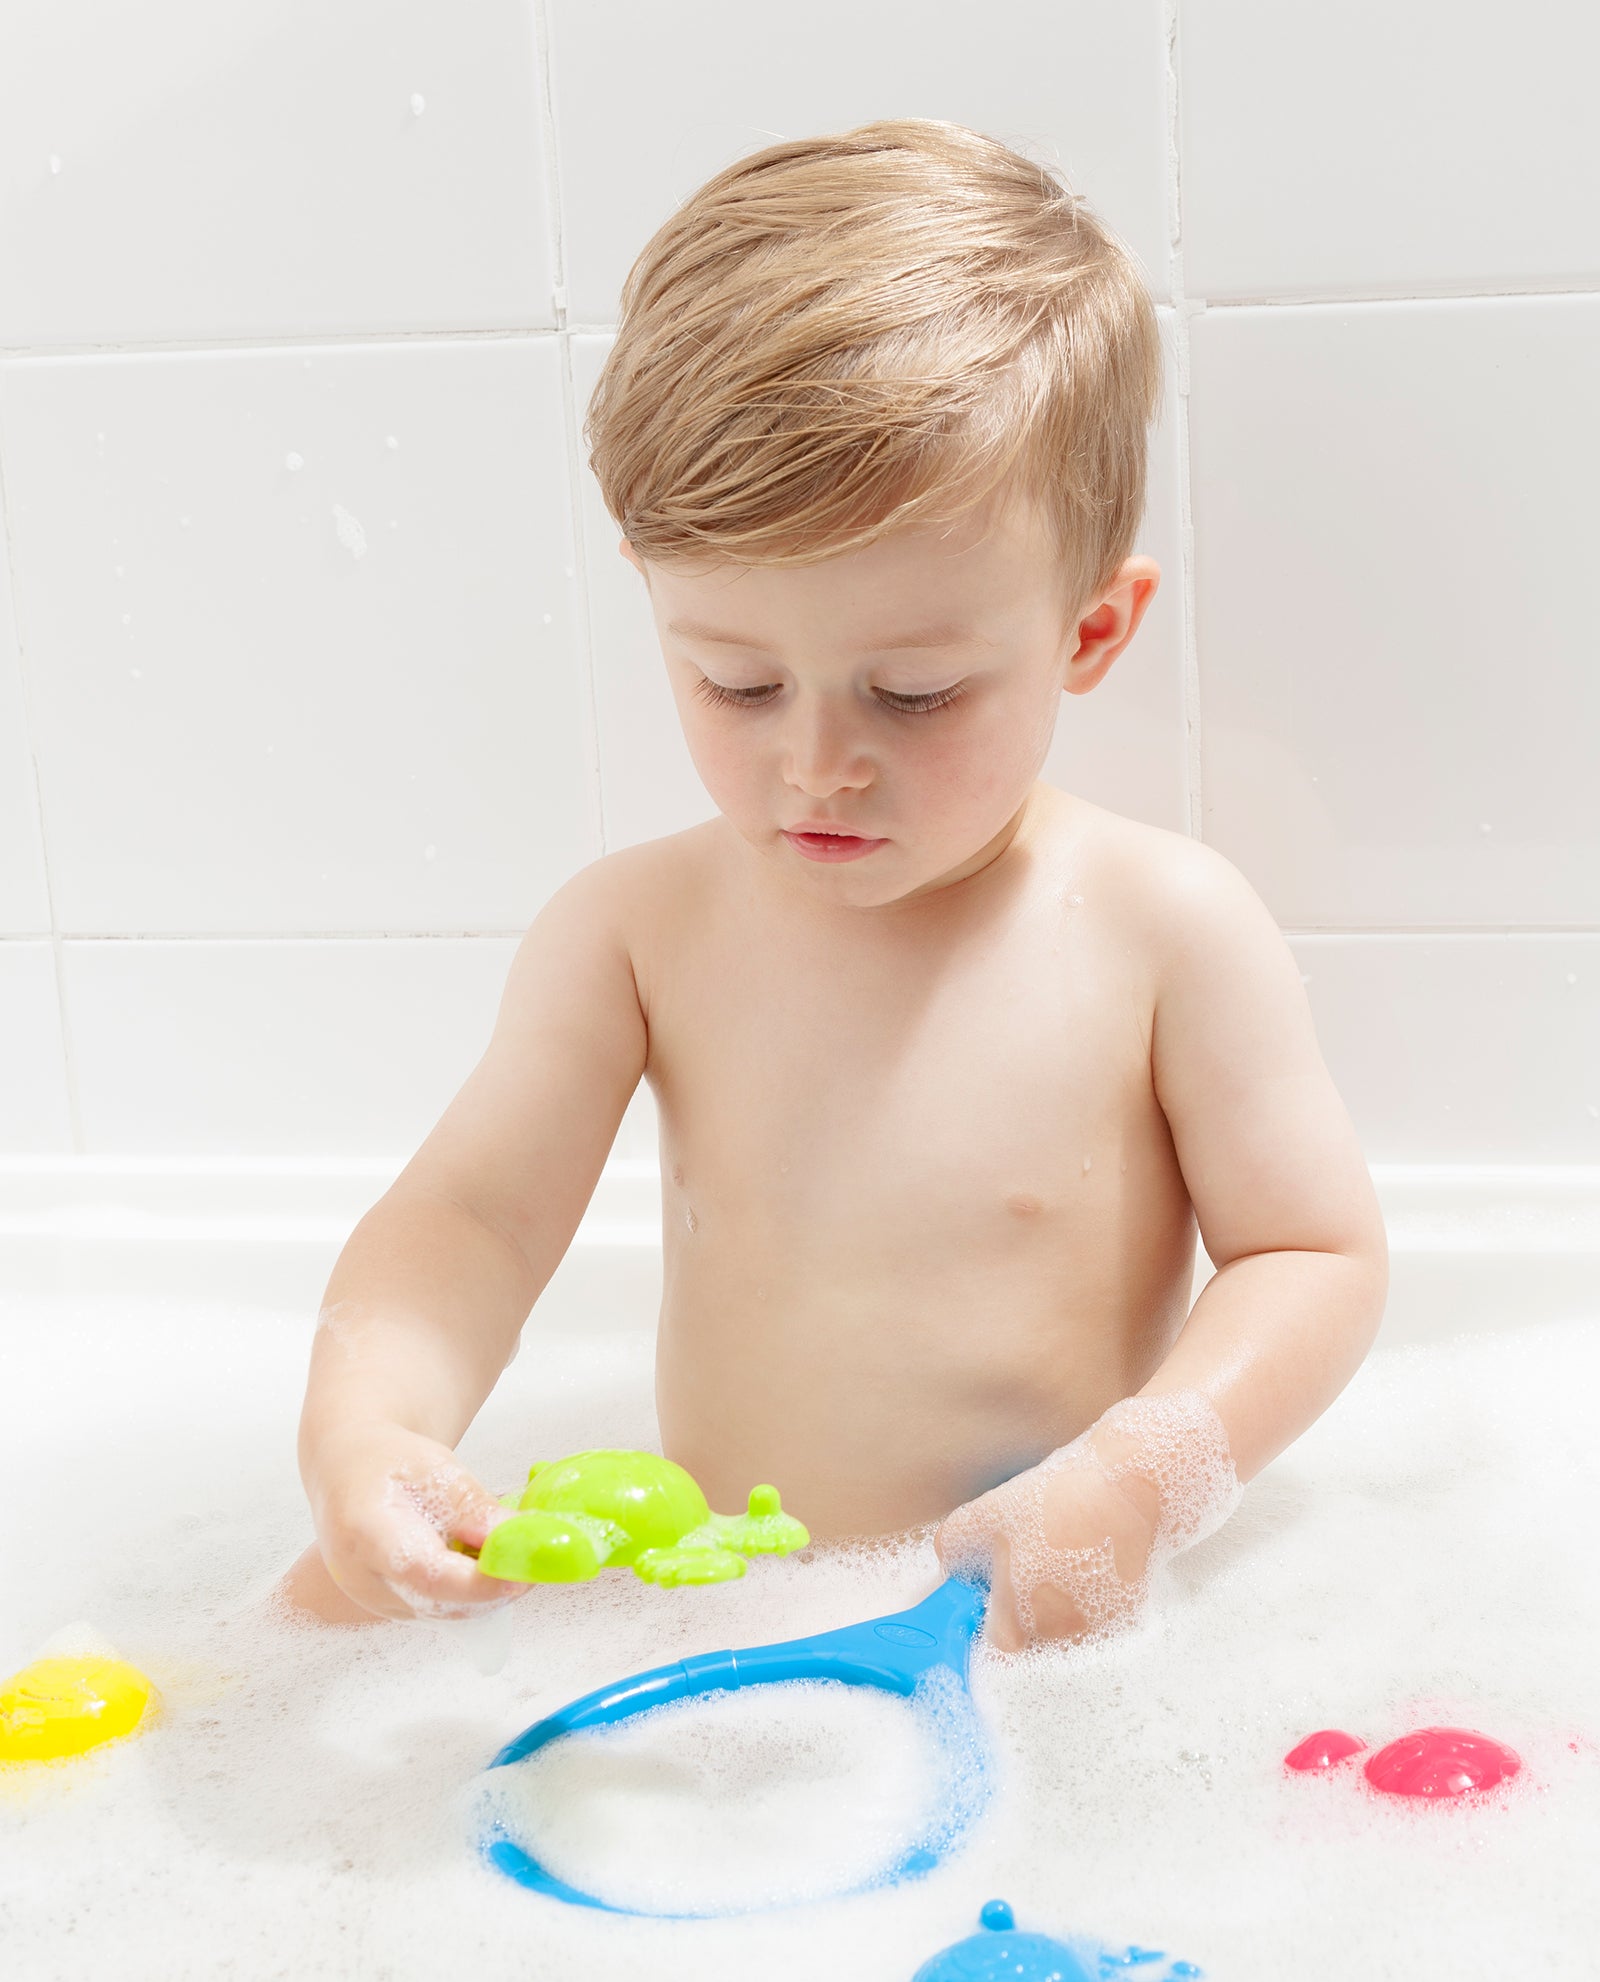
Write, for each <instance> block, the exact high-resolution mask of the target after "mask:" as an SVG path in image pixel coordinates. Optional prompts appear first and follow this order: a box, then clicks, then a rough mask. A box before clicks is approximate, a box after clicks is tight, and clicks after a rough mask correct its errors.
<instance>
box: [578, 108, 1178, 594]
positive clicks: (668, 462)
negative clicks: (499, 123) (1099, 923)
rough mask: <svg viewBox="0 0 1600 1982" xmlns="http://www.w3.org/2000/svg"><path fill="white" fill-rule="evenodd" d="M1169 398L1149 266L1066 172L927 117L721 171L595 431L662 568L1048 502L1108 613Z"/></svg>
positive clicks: (629, 515) (629, 317) (640, 294)
mask: <svg viewBox="0 0 1600 1982" xmlns="http://www.w3.org/2000/svg"><path fill="white" fill-rule="evenodd" d="M1160 396H1161V350H1160V337H1159V332H1158V329H1157V325H1156V316H1155V308H1154V305H1153V304H1152V302H1151V300H1150V296H1149V292H1148V291H1147V289H1146V287H1145V285H1144V282H1143V279H1142V277H1141V274H1140V271H1139V265H1138V263H1137V262H1136V260H1135V258H1134V256H1133V255H1132V253H1131V251H1130V250H1129V249H1128V248H1127V247H1125V246H1124V244H1123V243H1122V242H1121V241H1120V240H1119V239H1118V237H1117V236H1116V235H1115V234H1113V233H1112V232H1111V230H1110V229H1109V228H1108V227H1106V226H1105V224H1104V223H1103V222H1102V221H1101V220H1100V219H1099V218H1098V217H1097V216H1096V215H1095V214H1094V213H1092V212H1091V211H1090V209H1089V207H1088V206H1087V205H1086V203H1085V202H1084V200H1083V199H1082V198H1081V197H1080V196H1079V195H1077V194H1075V193H1074V192H1072V191H1071V189H1070V188H1069V187H1068V186H1067V185H1066V184H1065V183H1064V181H1063V180H1062V179H1061V178H1060V177H1059V176H1058V175H1057V174H1056V173H1054V172H1053V171H1052V170H1051V169H1050V168H1048V167H1047V166H1045V165H1042V164H1038V163H1036V162H1035V161H1034V160H1032V159H1029V158H1024V157H1023V156H1021V154H1019V153H1018V152H1015V151H1012V150H1010V149H1009V148H1008V147H1006V146H1005V145H1003V144H1001V143H1000V142H999V141H998V140H996V139H994V138H989V137H985V136H983V135H982V134H981V133H979V132H977V131H972V130H968V129H967V128H966V127H965V126H964V125H960V124H950V123H943V122H936V121H933V120H930V119H924V118H902V119H896V120H892V121H884V122H878V123H872V124H863V125H860V126H859V127H858V128H857V129H855V130H853V131H846V132H843V133H840V134H835V135H830V136H823V137H814V138H801V139H795V140H793V141H791V142H786V143H783V144H775V145H769V146H768V147H767V148H766V149H765V150H764V151H758V152H753V153H751V154H750V155H749V156H748V157H746V158H742V159H740V160H738V161H737V163H735V164H733V165H730V166H728V167H727V168H726V170H724V171H722V172H719V173H717V174H716V176H715V177H714V178H712V179H709V180H708V181H707V182H706V183H705V185H703V186H702V187H701V188H700V189H699V191H698V192H696V193H694V194H693V195H692V196H691V197H690V198H689V199H688V200H687V201H686V202H685V203H684V204H683V205H682V206H680V207H679V208H678V210H677V212H676V213H674V214H673V215H672V217H671V218H670V219H669V220H668V221H666V222H665V223H664V224H663V226H661V227H660V228H659V229H658V230H657V232H656V233H655V234H654V235H653V236H652V238H651V239H650V241H649V242H648V243H647V244H646V245H645V247H644V249H643V251H642V252H641V253H640V255H639V257H638V259H637V260H636V261H635V262H634V264H633V266H632V268H631V269H630V270H629V271H628V275H627V279H626V281H625V282H624V284H623V289H622V310H621V321H620V324H619V327H618V330H617V335H616V339H615V342H614V343H613V345H612V347H611V350H610V352H609V354H608V355H607V358H606V361H605V364H604V366H603V367H602V370H601V373H600V377H599V380H598V382H597V384H596V386H595V389H594V393H593V396H592V397H591V399H590V402H589V407H588V411H587V414H586V416H585V420H584V439H585V442H586V443H587V445H588V448H589V459H590V465H591V467H592V468H593V470H594V473H595V477H596V479H597V480H598V482H599V484H600V491H601V494H602V496H603V497H604V500H605V504H606V507H607V509H608V510H609V511H610V513H611V516H612V518H613V520H614V521H615V522H616V523H617V524H618V526H619V527H620V529H621V531H622V533H623V535H624V536H625V537H626V538H627V539H628V540H629V542H630V543H631V544H632V545H633V547H634V549H635V550H636V551H637V553H638V554H639V556H640V557H641V558H643V559H645V560H646V561H647V562H648V561H653V562H655V563H658V564H663V565H667V564H672V563H674V562H694V561H696V560H698V559H705V558H716V559H724V558H725V559H732V560H734V561H736V562H739V563H744V564H770V565H793V564H811V563H815V562H817V561H818V560H819V559H822V558H825V557H831V556H835V555H838V554H840V553H842V552H845V551H850V550H855V549H859V548H863V547H865V546H866V545H867V544H870V543H872V542H874V541H876V540H877V539H878V538H879V537H882V536H884V535H886V534H887V533H888V532H890V531H892V530H896V529H899V528H902V527H904V526H907V525H910V524H915V523H948V522H952V521H954V520H955V519H956V518H957V517H958V516H961V515H963V514H965V513H966V512H967V511H969V510H971V509H975V508H977V507H978V505H980V504H981V503H984V502H985V501H987V500H988V499H989V498H990V497H991V496H993V497H994V498H995V499H996V503H997V509H1004V508H1005V507H1007V506H1009V504H1010V503H1011V502H1012V501H1013V500H1014V499H1016V498H1019V497H1020V498H1025V499H1031V500H1032V501H1033V502H1034V503H1036V504H1037V505H1038V508H1039V511H1040V513H1041V514H1042V516H1043V518H1044V522H1045V527H1046V530H1047V532H1048V537H1049V541H1050V544H1051V547H1052V550H1053V552H1054V554H1055V556H1056V558H1057V559H1058V561H1059V564H1060V575H1061V578H1062V582H1063V587H1064V596H1065V598H1066V599H1067V600H1068V601H1069V602H1071V603H1073V604H1074V605H1075V606H1076V607H1077V608H1078V609H1079V610H1080V611H1087V610H1088V609H1089V607H1090V606H1091V605H1092V604H1094V603H1095V602H1096V601H1097V600H1098V598H1099V597H1100V596H1102V595H1103V593H1104V591H1105V589H1106V588H1107V587H1108V586H1109V584H1110V582H1111V579H1112V577H1113V575H1114V574H1115V572H1116V570H1117V567H1118V566H1119V565H1120V564H1121V563H1122V561H1123V560H1124V559H1125V558H1126V557H1127V556H1128V555H1129V554H1130V552H1131V550H1132V548H1133V542H1134V536H1135V532H1136V531H1137V530H1138V528H1139V524H1140V521H1141V518H1142V516H1143V513H1144V498H1145V459H1146V429H1147V427H1148V426H1149V424H1150V422H1151V421H1153V420H1154V419H1155V418H1156V415H1157V412H1158V409H1159V405H1160Z"/></svg>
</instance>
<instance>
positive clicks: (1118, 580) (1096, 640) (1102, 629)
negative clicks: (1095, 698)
mask: <svg viewBox="0 0 1600 1982" xmlns="http://www.w3.org/2000/svg"><path fill="white" fill-rule="evenodd" d="M1160 583H1161V567H1160V565H1159V564H1157V563H1156V561H1155V559H1154V558H1153V557H1130V558H1125V559H1124V560H1123V562H1122V563H1121V564H1120V565H1119V566H1118V567H1117V575H1116V577H1115V578H1113V579H1112V581H1111V584H1110V586H1109V587H1108V588H1107V590H1106V591H1105V592H1104V593H1103V594H1102V596H1101V599H1100V602H1099V604H1098V605H1096V606H1095V607H1094V608H1093V610H1092V611H1090V612H1087V613H1085V614H1084V616H1083V618H1082V619H1080V620H1079V622H1078V647H1077V652H1076V653H1075V654H1074V655H1073V656H1072V658H1071V660H1070V661H1068V663H1067V675H1066V679H1065V680H1064V681H1063V682H1062V684H1061V686H1062V687H1063V688H1064V689H1065V690H1066V692H1067V694H1069V695H1086V694H1087V693H1088V692H1089V690H1090V689H1091V688H1093V687H1094V686H1095V684H1096V683H1097V682H1099V681H1101V680H1102V679H1103V678H1104V676H1105V673H1106V670H1107V669H1108V668H1109V667H1110V666H1111V663H1112V662H1113V661H1114V660H1115V659H1116V658H1117V656H1118V654H1120V653H1121V652H1122V650H1123V648H1124V647H1126V646H1127V644H1128V642H1129V641H1130V640H1131V639H1132V638H1133V636H1134V634H1135V633H1137V632H1138V630H1139V622H1140V620H1142V619H1143V618H1144V616H1145V611H1146V609H1147V607H1148V606H1149V604H1150V601H1151V600H1152V599H1153V598H1154V597H1155V595H1156V587H1157V586H1158V585H1159V584H1160ZM1068 637H1069V638H1070V637H1071V636H1070V635H1069V636H1068Z"/></svg>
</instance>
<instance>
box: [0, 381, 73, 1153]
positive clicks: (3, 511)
mask: <svg viewBox="0 0 1600 1982" xmlns="http://www.w3.org/2000/svg"><path fill="white" fill-rule="evenodd" d="M0 540H3V546H4V551H5V559H6V576H7V580H8V589H9V592H10V605H11V635H12V639H13V642H14V643H15V651H16V656H17V691H18V693H19V694H20V696H21V698H22V734H23V748H24V749H25V750H26V751H27V753H28V763H29V765H30V767H31V769H32V771H33V815H34V821H35V823H36V825H37V827H38V832H39V866H40V870H41V872H42V874H43V876H44V902H45V913H46V915H48V916H49V918H50V960H51V965H52V967H53V970H54V973H55V986H56V1023H57V1025H58V1026H59V1027H60V1030H61V1076H62V1084H63V1087H64V1089H65V1091H66V1099H67V1132H68V1134H69V1135H70V1136H71V1137H72V1147H73V1151H74V1153H75V1154H77V1155H80V1156H81V1155H83V1153H84V1150H85V1144H84V1136H83V1110H82V1107H81V1105H80V1102H79V1098H78V1070H77V1065H76V1062H75V1059H74V1056H73V1051H72V1026H71V1023H70V1021H69V1019H68V1016H67V971H66V939H65V937H64V936H63V934H62V931H61V927H60V923H59V920H58V918H57V915H56V891H55V882H54V879H53V877H52V875H51V871H50V841H49V837H48V835H47V834H46V832H45V822H44V778H43V775H42V773H41V771H40V768H39V747H38V733H39V731H38V723H37V721H36V720H35V717H34V710H33V695H32V691H31V684H30V677H29V673H28V661H27V656H26V654H25V653H24V651H23V639H22V615H21V613H20V612H19V611H18V609H17V601H18V598H19V596H20V594H19V592H18V589H17V567H16V558H15V554H14V546H13V540H12V534H11V505H10V499H9V496H8V494H7V490H6V473H5V421H4V395H3V394H0ZM33 940H35V941H37V940H38V939H37V938H34V939H33Z"/></svg>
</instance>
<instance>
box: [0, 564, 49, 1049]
mask: <svg viewBox="0 0 1600 1982" xmlns="http://www.w3.org/2000/svg"><path fill="white" fill-rule="evenodd" d="M6 552H7V546H6V544H5V541H4V536H3V533H0V930H4V931H6V932H7V933H9V934H11V935H14V936H32V935H44V934H46V933H48V931H49V928H50V891H49V889H48V888H47V887H46V885H45V875H44V842H43V840H42V839H41V838H40V835H39V797H38V788H37V786H36V784H35V781H34V775H33V756H32V752H31V750H30V748H29V738H30V730H29V725H28V723H27V720H26V714H25V710H24V706H23V695H22V669H21V665H20V662H19V659H18V655H17V641H16V623H15V620H14V619H13V616H12V611H11V560H10V557H9V556H8V555H7V554H6ZM3 1030H4V1029H3V1028H0V1032H3Z"/></svg>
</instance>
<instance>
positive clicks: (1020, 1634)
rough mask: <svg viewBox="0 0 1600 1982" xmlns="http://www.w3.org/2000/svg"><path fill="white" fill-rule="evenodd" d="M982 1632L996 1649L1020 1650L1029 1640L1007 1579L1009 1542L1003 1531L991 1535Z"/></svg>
mask: <svg viewBox="0 0 1600 1982" xmlns="http://www.w3.org/2000/svg"><path fill="white" fill-rule="evenodd" d="M983 1635H984V1638H985V1640H986V1641H987V1642H988V1643H989V1644H991V1645H993V1647H994V1648H995V1650H996V1651H997V1652H1020V1651H1021V1650H1023V1648H1024V1647H1025V1646H1026V1645H1027V1644H1028V1643H1029V1632H1028V1627H1027V1626H1026V1625H1025V1624H1024V1623H1023V1621H1022V1614H1021V1612H1020V1611H1019V1609H1018V1607H1017V1593H1016V1589H1015V1586H1014V1585H1013V1583H1012V1580H1011V1542H1010V1539H1009V1538H1008V1537H1007V1536H1005V1535H996V1536H995V1538H994V1555H993V1560H992V1563H991V1567H990V1572H989V1608H988V1612H987V1614H986V1616H985V1618H984V1624H983Z"/></svg>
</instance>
